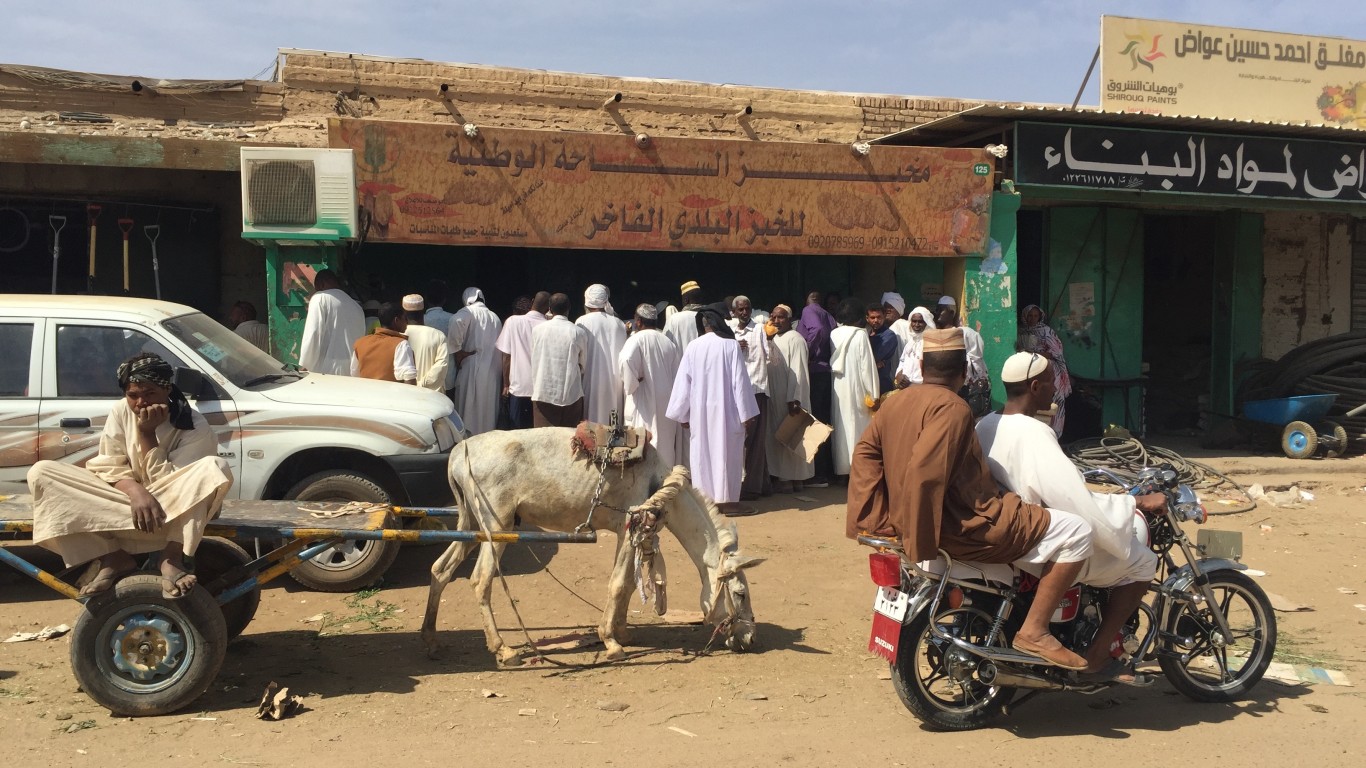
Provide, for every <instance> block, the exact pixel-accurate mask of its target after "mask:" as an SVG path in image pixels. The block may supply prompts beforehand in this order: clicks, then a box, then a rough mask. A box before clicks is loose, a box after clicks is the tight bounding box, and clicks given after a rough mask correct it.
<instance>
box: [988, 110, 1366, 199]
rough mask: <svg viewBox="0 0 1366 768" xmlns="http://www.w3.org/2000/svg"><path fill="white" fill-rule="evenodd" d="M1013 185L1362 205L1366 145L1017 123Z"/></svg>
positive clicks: (1364, 187) (1365, 188) (1365, 183)
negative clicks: (1043, 185)
mask: <svg viewBox="0 0 1366 768" xmlns="http://www.w3.org/2000/svg"><path fill="white" fill-rule="evenodd" d="M1015 130H1016V134H1015V142H1016V143H1015V149H1016V151H1015V182H1016V183H1017V184H1047V185H1051V186H1063V187H1092V188H1099V189H1123V190H1137V191H1144V192H1194V193H1200V194H1209V195H1235V196H1240V197H1258V198H1265V197H1276V198H1292V199H1299V200H1338V201H1346V202H1357V203H1361V202H1363V201H1366V144H1346V143H1339V142H1331V141H1296V140H1287V139H1272V138H1265V137H1248V136H1218V135H1212V134H1204V133H1179V132H1175V131H1144V130H1134V129H1128V128H1107V127H1095V126H1079V125H1059V124H1050V123H1019V124H1018V125H1017V126H1016V129H1015Z"/></svg>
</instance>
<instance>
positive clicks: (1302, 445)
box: [1243, 395, 1347, 459]
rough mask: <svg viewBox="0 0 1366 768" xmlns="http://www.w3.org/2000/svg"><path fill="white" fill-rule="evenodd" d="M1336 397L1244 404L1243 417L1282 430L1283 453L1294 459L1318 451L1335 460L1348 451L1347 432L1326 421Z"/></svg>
mask: <svg viewBox="0 0 1366 768" xmlns="http://www.w3.org/2000/svg"><path fill="white" fill-rule="evenodd" d="M1337 399H1338V396H1337V395H1300V396H1298V397H1279V398H1276V399H1274V400H1251V401H1249V402H1246V403H1243V418H1245V419H1247V420H1249V421H1256V422H1260V423H1262V424H1270V425H1273V426H1277V427H1281V450H1282V451H1284V452H1285V455H1286V456H1289V457H1290V458H1292V459H1308V458H1312V457H1313V456H1314V455H1316V454H1317V453H1318V452H1319V451H1323V455H1324V456H1325V457H1327V458H1330V459H1334V458H1337V457H1338V456H1341V455H1342V454H1344V453H1346V452H1347V430H1346V429H1343V428H1342V425H1340V424H1336V423H1334V422H1331V421H1327V420H1326V419H1324V417H1325V416H1327V415H1328V411H1329V409H1331V408H1332V407H1333V403H1334V402H1335V401H1336V400H1337Z"/></svg>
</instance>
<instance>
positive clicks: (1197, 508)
mask: <svg viewBox="0 0 1366 768" xmlns="http://www.w3.org/2000/svg"><path fill="white" fill-rule="evenodd" d="M1173 511H1174V512H1175V513H1176V519H1177V520H1180V521H1182V522H1193V523H1195V524H1196V525H1203V524H1204V522H1205V520H1206V519H1207V518H1208V515H1207V514H1206V512H1205V507H1204V505H1202V504H1201V503H1200V497H1199V496H1196V495H1195V491H1194V490H1192V489H1191V487H1190V486H1189V485H1182V486H1180V487H1178V488H1177V489H1176V504H1175V505H1174V507H1173Z"/></svg>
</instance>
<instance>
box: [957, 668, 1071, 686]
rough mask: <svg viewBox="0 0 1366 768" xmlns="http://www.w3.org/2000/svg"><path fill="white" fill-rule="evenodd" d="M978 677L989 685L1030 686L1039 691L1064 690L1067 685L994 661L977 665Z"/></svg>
mask: <svg viewBox="0 0 1366 768" xmlns="http://www.w3.org/2000/svg"><path fill="white" fill-rule="evenodd" d="M977 679H978V680H981V681H982V682H983V683H986V684H987V685H1000V686H1005V687H1007V688H1028V689H1031V690H1037V691H1062V690H1066V689H1067V687H1066V686H1064V685H1063V684H1062V683H1058V682H1054V681H1052V680H1049V679H1048V678H1046V677H1044V676H1043V675H1039V674H1035V673H1033V672H1029V671H1026V670H1023V669H1020V668H1018V667H1010V666H1005V665H998V664H997V663H996V662H994V661H983V662H982V663H981V664H978V665H977Z"/></svg>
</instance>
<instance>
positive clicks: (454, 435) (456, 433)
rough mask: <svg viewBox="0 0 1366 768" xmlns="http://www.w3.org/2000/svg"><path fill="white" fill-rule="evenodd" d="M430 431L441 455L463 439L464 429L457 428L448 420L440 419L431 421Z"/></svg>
mask: <svg viewBox="0 0 1366 768" xmlns="http://www.w3.org/2000/svg"><path fill="white" fill-rule="evenodd" d="M432 431H433V432H435V433H436V447H437V449H438V450H439V451H441V452H442V453H445V452H446V451H449V450H450V449H451V448H454V447H455V444H456V443H458V442H460V440H461V439H462V438H463V437H464V431H465V430H464V427H463V426H457V425H456V423H455V422H453V421H452V420H451V419H450V418H447V417H444V416H443V417H442V418H439V419H436V420H434V421H432Z"/></svg>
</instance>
